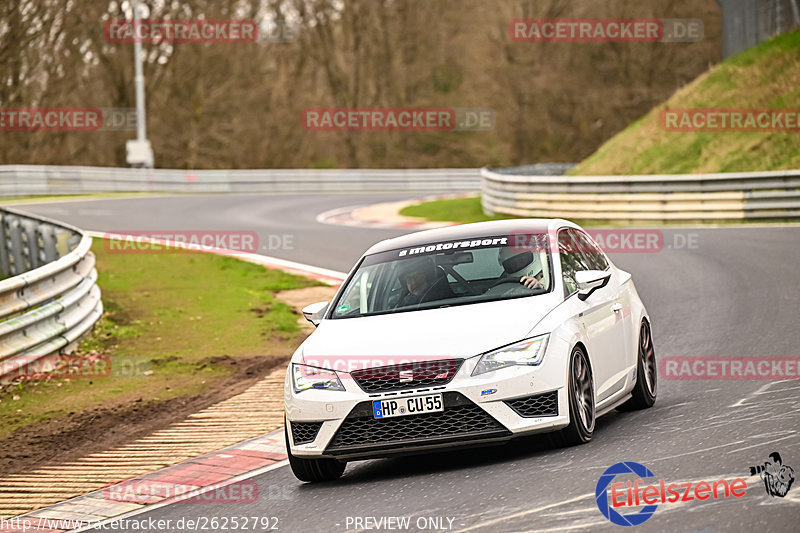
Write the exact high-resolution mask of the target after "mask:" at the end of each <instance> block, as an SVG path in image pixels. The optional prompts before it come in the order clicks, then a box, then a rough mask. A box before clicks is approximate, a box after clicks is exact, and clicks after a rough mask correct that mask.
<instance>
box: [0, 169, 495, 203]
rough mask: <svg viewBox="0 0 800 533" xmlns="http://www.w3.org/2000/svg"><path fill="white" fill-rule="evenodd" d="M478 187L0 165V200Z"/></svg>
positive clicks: (456, 180)
mask: <svg viewBox="0 0 800 533" xmlns="http://www.w3.org/2000/svg"><path fill="white" fill-rule="evenodd" d="M478 189H480V171H479V169H477V168H452V169H446V168H445V169H415V170H403V169H390V170H383V169H359V170H339V169H320V170H291V169H287V170H167V169H138V168H111V167H108V168H106V167H59V166H39V165H0V197H2V196H30V195H41V194H80V193H102V192H203V193H213V192H289V193H297V192H354V191H379V192H391V191H401V192H402V191H436V192H450V191H452V192H468V191H476V192H477V191H478Z"/></svg>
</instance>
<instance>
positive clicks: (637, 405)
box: [617, 320, 658, 411]
mask: <svg viewBox="0 0 800 533" xmlns="http://www.w3.org/2000/svg"><path fill="white" fill-rule="evenodd" d="M637 359H638V360H637V362H636V384H635V385H634V386H633V392H632V393H631V399H630V400H628V401H627V402H625V403H623V404H622V405H620V406H619V407H618V408H617V409H619V410H620V411H635V410H637V409H647V408H648V407H652V406H653V404H654V403H656V391H657V389H658V365H657V364H656V352H655V350H654V349H653V336H652V335H651V334H650V325H649V324H648V323H647V321H646V320H643V321H642V327H641V329H640V331H639V355H638V357H637Z"/></svg>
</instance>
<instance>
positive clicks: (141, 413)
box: [0, 287, 336, 478]
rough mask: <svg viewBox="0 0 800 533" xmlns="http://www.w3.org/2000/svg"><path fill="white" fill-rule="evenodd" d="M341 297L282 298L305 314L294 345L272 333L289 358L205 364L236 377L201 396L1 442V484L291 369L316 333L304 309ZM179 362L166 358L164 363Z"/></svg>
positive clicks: (44, 424)
mask: <svg viewBox="0 0 800 533" xmlns="http://www.w3.org/2000/svg"><path fill="white" fill-rule="evenodd" d="M335 292H336V291H335V288H333V287H308V288H303V289H293V290H285V291H280V292H277V293H276V294H275V295H276V297H277V298H279V299H280V300H281V301H283V302H285V303H286V304H288V305H290V306H291V307H292V308H293V309H294V310H295V311H296V312H297V313H298V314H300V317H299V318H298V324H300V326H301V330H302V332H301V334H300V335H298V336H294V335H293V336H291V337H292V338H291V339H288V338H284V337H283V336H281V335H279V334H277V332H272V334H271V335H270V342H269V352H270V353H280V354H283V355H249V356H243V355H237V356H235V357H234V356H230V355H218V356H212V357H208V358H206V359H203V360H201V361H199V362H198V363H199V364H198V368H199V369H202V368H203V366H204V365H213V366H215V367H218V368H219V367H222V368H225V369H227V370H228V371H229V372H230V374H228V375H226V376H225V377H217V378H207V379H208V386H207V388H206V389H204V390H203V392H202V393H200V394H195V395H191V396H179V397H176V398H170V399H165V400H159V401H155V400H148V399H147V398H145V397H140V398H137V399H134V400H117V401H111V402H110V403H109V404H107V405H105V406H103V407H102V408H96V409H90V410H87V411H82V412H78V413H69V414H67V415H64V416H59V417H57V418H54V419H50V420H44V421H41V422H36V423H33V424H30V425H27V426H24V427H21V428H19V429H18V430H16V431H14V432H13V433H11V434H10V435H8V436H7V438H4V439H2V440H0V478H1V477H2V476H4V475H7V474H11V473H24V472H26V471H28V470H30V469H32V468H34V467H35V468H40V467H42V466H46V465H48V464H59V463H64V462H68V461H73V460H75V459H78V458H79V457H83V456H86V455H88V454H91V453H96V452H100V451H104V450H108V449H111V448H114V447H116V446H120V445H123V444H126V443H128V442H131V441H133V440H135V439H138V438H141V437H144V436H146V435H148V434H150V433H152V432H154V431H158V430H160V429H164V428H166V427H168V426H169V425H170V424H173V423H175V422H179V421H181V420H183V419H185V418H186V417H187V416H189V415H191V414H193V413H196V412H198V411H200V410H202V409H205V408H206V407H208V406H210V405H213V404H215V403H218V402H220V401H223V400H226V399H228V398H230V397H232V396H235V395H237V394H239V393H241V392H244V391H245V390H246V389H247V388H249V387H250V386H252V385H254V384H255V383H256V382H258V381H259V380H260V379H262V378H263V377H264V376H265V375H266V374H268V373H269V372H270V371H271V370H273V369H275V368H277V367H279V366H283V365H286V363H287V362H288V359H289V355H288V354H291V353H292V351H293V350H294V349H295V347H296V346H297V345H298V344H299V343H300V342H301V341H302V340H303V339H304V338H305V337H306V336H307V335H308V334H310V333H311V332H312V331H313V329H314V327H313V326H312V325H311V324H310V323H308V322H307V321H306V320H305V319H304V318H303V317H302V313H301V310H302V308H303V307H305V306H306V305H308V304H310V303H314V302H319V301H323V300H330V299H331V298H333V295H334V294H335ZM269 310H270V305H269V304H268V303H263V304H261V305H260V306H258V307H254V308H251V309H250V311H251V312H253V313H255V314H257V315H258V316H266V315H267V313H268V312H269ZM119 313H120V315H117V316H116V317H115V318H116V319H117V320H120V317H121V310H120V311H119ZM121 322H122V323H128V322H130V319H129V317H125V320H121ZM97 333H98V334H100V332H97ZM175 359H177V358H175V357H169V358H163V359H162V360H161V361H160V362H162V363H163V362H168V361H169V360H175ZM167 388H169V387H167Z"/></svg>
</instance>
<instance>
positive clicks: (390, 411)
mask: <svg viewBox="0 0 800 533" xmlns="http://www.w3.org/2000/svg"><path fill="white" fill-rule="evenodd" d="M437 411H444V402H443V401H442V395H441V394H428V395H426V396H412V397H410V398H392V399H391V400H375V401H373V402H372V413H373V416H374V417H375V418H393V417H395V416H408V415H418V414H422V413H435V412H437Z"/></svg>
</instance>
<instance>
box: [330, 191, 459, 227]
mask: <svg viewBox="0 0 800 533" xmlns="http://www.w3.org/2000/svg"><path fill="white" fill-rule="evenodd" d="M469 196H472V195H470V194H458V195H452V194H451V195H443V196H426V197H423V198H417V199H414V200H403V201H400V202H386V203H380V204H373V205H366V206H364V205H355V206H348V207H338V208H336V209H331V210H329V211H325V212H323V213H320V214H319V215H317V222H319V223H321V224H336V225H341V226H355V227H360V228H382V229H411V230H425V229H435V228H445V227H448V226H455V225H457V224H458V222H430V221H427V220H423V219H419V218H415V217H409V216H405V215H401V214H400V210H401V209H403V208H404V207H407V206H409V205H414V204H418V203H421V202H432V201H435V200H446V199H451V198H466V197H469Z"/></svg>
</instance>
